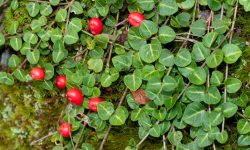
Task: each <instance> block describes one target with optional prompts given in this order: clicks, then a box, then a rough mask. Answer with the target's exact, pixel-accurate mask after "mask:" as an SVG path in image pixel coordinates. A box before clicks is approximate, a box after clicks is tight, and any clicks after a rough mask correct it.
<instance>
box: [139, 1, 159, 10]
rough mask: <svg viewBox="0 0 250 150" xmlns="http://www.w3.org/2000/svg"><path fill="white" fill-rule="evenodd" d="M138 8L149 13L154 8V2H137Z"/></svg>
mask: <svg viewBox="0 0 250 150" xmlns="http://www.w3.org/2000/svg"><path fill="white" fill-rule="evenodd" d="M137 4H138V6H140V7H141V8H142V9H143V10H146V11H150V10H152V9H153V8H154V7H155V2H154V1H153V0H146V1H145V0H137Z"/></svg>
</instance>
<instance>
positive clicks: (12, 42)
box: [10, 37, 23, 51]
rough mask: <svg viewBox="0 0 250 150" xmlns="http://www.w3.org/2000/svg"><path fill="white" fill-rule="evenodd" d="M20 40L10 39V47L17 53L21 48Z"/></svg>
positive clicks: (18, 38)
mask: <svg viewBox="0 0 250 150" xmlns="http://www.w3.org/2000/svg"><path fill="white" fill-rule="evenodd" d="M22 43H23V42H22V39H21V38H20V37H15V38H11V39H10V46H11V47H12V48H13V49H14V50H15V51H19V50H20V49H21V47H22Z"/></svg>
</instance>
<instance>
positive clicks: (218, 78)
mask: <svg viewBox="0 0 250 150" xmlns="http://www.w3.org/2000/svg"><path fill="white" fill-rule="evenodd" d="M223 79H224V75H223V73H221V72H220V71H213V72H212V76H211V78H210V83H211V84H212V85H213V86H219V85H220V84H221V83H222V81H223Z"/></svg>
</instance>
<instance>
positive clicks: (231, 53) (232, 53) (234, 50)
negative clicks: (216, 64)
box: [222, 44, 242, 64]
mask: <svg viewBox="0 0 250 150" xmlns="http://www.w3.org/2000/svg"><path fill="white" fill-rule="evenodd" d="M222 51H223V54H224V56H225V57H224V59H223V60H224V61H225V62H226V63H228V64H232V63H235V62H236V61H237V60H238V59H239V57H240V56H241V54H242V51H241V50H240V48H239V47H238V46H236V45H234V44H227V45H225V46H224V47H223V48H222Z"/></svg>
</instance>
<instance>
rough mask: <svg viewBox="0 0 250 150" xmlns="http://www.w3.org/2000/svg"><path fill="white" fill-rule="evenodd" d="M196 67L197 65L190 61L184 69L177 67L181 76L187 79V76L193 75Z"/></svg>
mask: <svg viewBox="0 0 250 150" xmlns="http://www.w3.org/2000/svg"><path fill="white" fill-rule="evenodd" d="M196 67H197V64H196V63H195V62H194V61H192V62H191V63H190V64H189V65H188V66H186V67H183V68H182V67H178V70H179V71H180V72H181V74H182V75H183V76H184V77H188V76H189V75H191V74H193V72H194V69H195V68H196Z"/></svg>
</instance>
